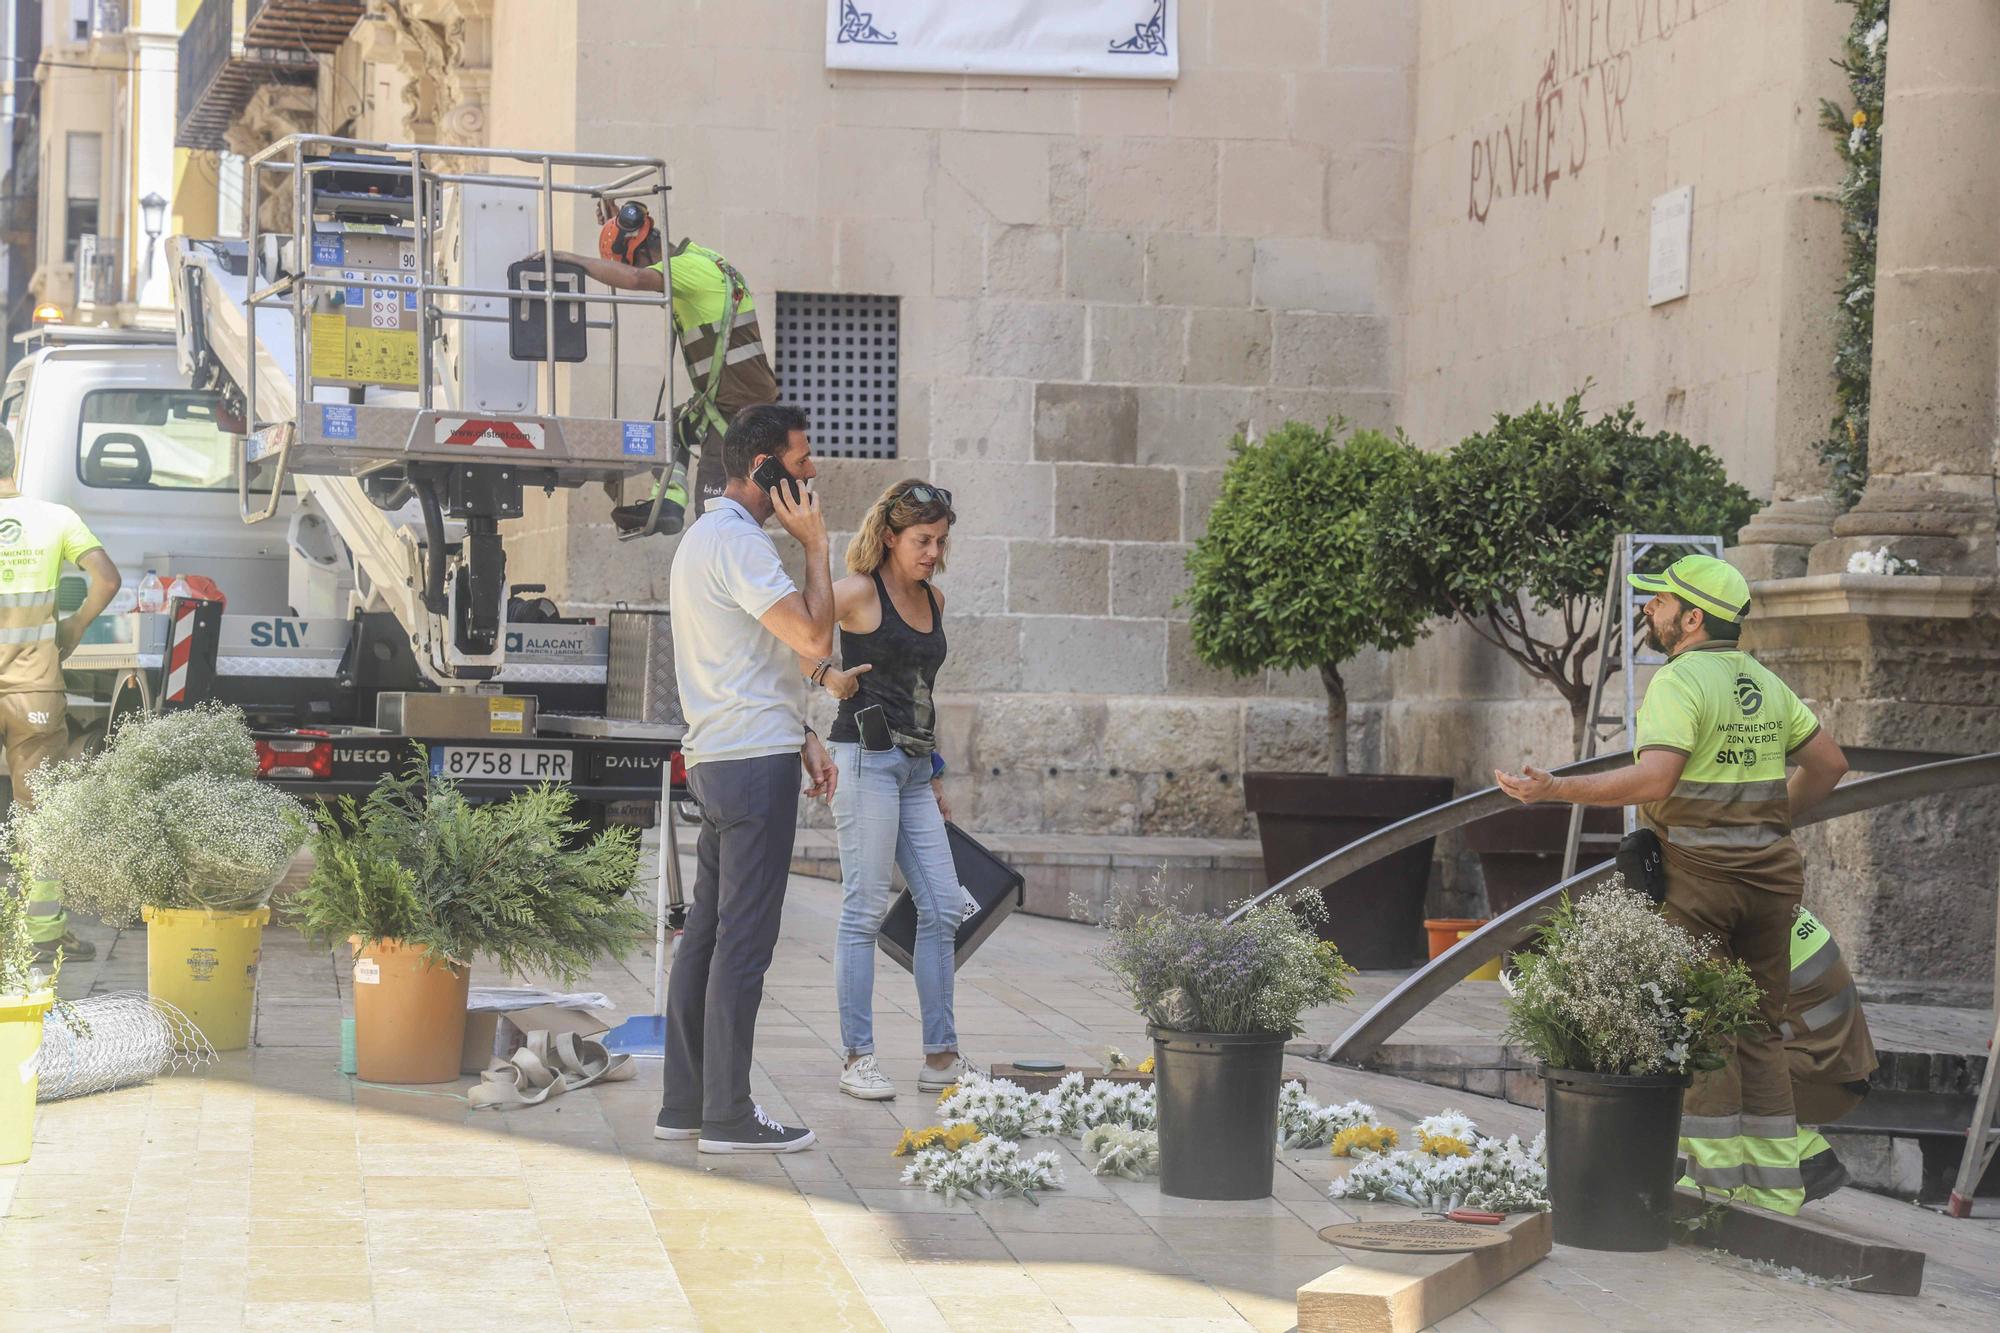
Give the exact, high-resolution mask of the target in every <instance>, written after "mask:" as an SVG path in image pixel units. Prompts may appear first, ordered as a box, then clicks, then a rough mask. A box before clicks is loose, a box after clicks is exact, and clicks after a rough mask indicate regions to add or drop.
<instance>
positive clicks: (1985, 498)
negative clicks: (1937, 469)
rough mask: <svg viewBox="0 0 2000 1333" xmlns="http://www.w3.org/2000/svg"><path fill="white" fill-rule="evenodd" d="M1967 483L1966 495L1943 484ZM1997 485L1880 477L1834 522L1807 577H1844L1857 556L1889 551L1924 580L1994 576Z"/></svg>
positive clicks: (1988, 480)
mask: <svg viewBox="0 0 2000 1333" xmlns="http://www.w3.org/2000/svg"><path fill="white" fill-rule="evenodd" d="M1946 480H1958V481H1963V482H1964V483H1965V486H1964V488H1963V489H1959V488H1955V487H1952V488H1947V487H1945V486H1942V485H1940V482H1941V481H1946ZM1995 517H1996V515H1995V508H1994V500H1993V479H1992V478H1991V477H1983V478H1952V479H1941V478H1934V477H1924V478H1909V479H1902V478H1895V477H1878V478H1875V479H1873V480H1871V481H1870V482H1869V483H1868V489H1867V491H1866V492H1865V493H1864V494H1863V495H1862V497H1861V499H1860V501H1859V503H1857V504H1856V505H1855V506H1854V508H1852V509H1850V510H1848V511H1847V512H1846V513H1845V514H1842V515H1841V516H1840V517H1839V518H1838V519H1836V520H1835V521H1834V524H1833V539H1832V540H1831V541H1824V542H1821V543H1820V544H1819V545H1817V546H1815V547H1814V548H1813V551H1812V557H1811V559H1810V560H1808V562H1807V566H1806V572H1807V573H1809V574H1840V573H1844V572H1845V571H1846V569H1847V561H1848V558H1849V557H1850V556H1852V555H1853V554H1854V553H1855V552H1856V551H1875V550H1880V549H1882V548H1885V547H1886V548H1887V549H1888V552H1889V554H1890V555H1892V556H1895V557H1896V558H1897V559H1899V560H1914V561H1916V563H1917V568H1918V569H1919V570H1921V571H1923V572H1924V573H1926V574H1969V575H1974V576H1982V575H1991V574H1993V573H1994V572H1995V569H1996V562H1995V551H1994V532H1995Z"/></svg>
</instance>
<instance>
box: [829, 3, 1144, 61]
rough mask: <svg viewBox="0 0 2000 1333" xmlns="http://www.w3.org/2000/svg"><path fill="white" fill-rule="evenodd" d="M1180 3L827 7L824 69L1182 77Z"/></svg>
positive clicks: (904, 4)
mask: <svg viewBox="0 0 2000 1333" xmlns="http://www.w3.org/2000/svg"><path fill="white" fill-rule="evenodd" d="M1179 7H1180V5H1179V0H828V3H827V19H826V67H827V68H828V69H877V70H902V71H905V72H910V73H923V74H1026V75H1035V76H1040V77H1043V78H1059V79H1172V78H1177V77H1178V76H1179V75H1180V69H1181V58H1180V40H1179V34H1178V32H1177V30H1176V28H1175V24H1176V21H1177V15H1176V12H1175V11H1176V10H1178V9H1179Z"/></svg>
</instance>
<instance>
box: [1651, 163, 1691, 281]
mask: <svg viewBox="0 0 2000 1333" xmlns="http://www.w3.org/2000/svg"><path fill="white" fill-rule="evenodd" d="M1693 223H1694V186H1692V185H1683V186H1681V188H1680V189H1678V190H1669V191H1667V192H1666V193H1665V194H1663V195H1661V196H1659V197H1658V198H1657V199H1655V200H1653V230H1652V245H1651V248H1650V249H1649V251H1648V254H1647V259H1646V304H1647V305H1665V304H1666V303H1667V302H1669V301H1678V300H1680V299H1681V298H1682V297H1683V296H1686V295H1687V294H1688V245H1689V241H1690V238H1691V237H1692V235H1693V230H1692V228H1693Z"/></svg>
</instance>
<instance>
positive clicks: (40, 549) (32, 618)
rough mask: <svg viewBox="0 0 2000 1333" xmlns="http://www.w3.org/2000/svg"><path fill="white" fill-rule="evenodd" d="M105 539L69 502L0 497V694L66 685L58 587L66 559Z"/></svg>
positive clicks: (43, 690) (79, 556) (73, 560)
mask: <svg viewBox="0 0 2000 1333" xmlns="http://www.w3.org/2000/svg"><path fill="white" fill-rule="evenodd" d="M103 544H104V543H102V542H100V541H98V540H97V538H95V537H93V536H92V535H91V533H90V529H89V528H87V527H85V526H84V525H83V520H82V519H80V518H78V517H77V516H76V511H75V510H73V509H71V508H69V507H68V506H67V505H59V504H51V503H49V502H48V501H46V500H34V499H30V498H28V497H27V496H24V495H12V496H7V497H5V498H0V694H40V693H46V692H49V691H53V690H60V689H61V688H62V687H63V679H62V659H61V657H60V656H59V655H58V654H57V652H56V586H57V584H58V583H59V582H60V581H61V579H62V569H63V565H64V564H65V563H68V564H75V563H76V562H77V561H78V560H81V559H82V558H83V557H84V555H86V554H87V553H89V552H91V551H94V550H96V549H98V548H99V547H100V546H102V545H103Z"/></svg>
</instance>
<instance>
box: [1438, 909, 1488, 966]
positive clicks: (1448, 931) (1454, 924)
mask: <svg viewBox="0 0 2000 1333" xmlns="http://www.w3.org/2000/svg"><path fill="white" fill-rule="evenodd" d="M1488 919H1489V918H1486V917H1469V916H1427V917H1425V918H1424V933H1425V934H1427V935H1429V936H1430V937H1431V953H1430V956H1431V957H1433V958H1435V957H1437V956H1438V955H1439V954H1441V953H1443V952H1444V951H1445V950H1446V949H1449V948H1451V947H1452V946H1453V945H1454V944H1457V943H1458V941H1459V939H1460V937H1461V936H1463V935H1465V934H1467V933H1468V932H1470V931H1474V930H1478V929H1479V928H1480V927H1481V926H1483V925H1485V924H1486V922H1487V920H1488Z"/></svg>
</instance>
